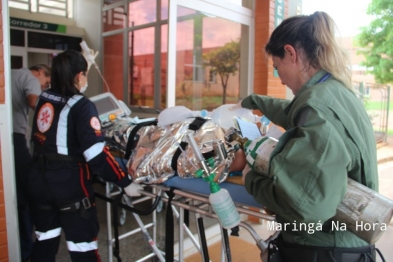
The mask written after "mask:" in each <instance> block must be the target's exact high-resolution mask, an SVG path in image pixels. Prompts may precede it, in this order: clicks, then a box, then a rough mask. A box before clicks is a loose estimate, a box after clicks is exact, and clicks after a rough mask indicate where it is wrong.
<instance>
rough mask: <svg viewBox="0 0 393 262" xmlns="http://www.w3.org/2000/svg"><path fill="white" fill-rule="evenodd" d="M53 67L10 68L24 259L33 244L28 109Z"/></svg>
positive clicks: (20, 238) (15, 158) (44, 85)
mask: <svg viewBox="0 0 393 262" xmlns="http://www.w3.org/2000/svg"><path fill="white" fill-rule="evenodd" d="M50 74H51V69H50V68H49V67H48V66H47V65H44V64H37V65H34V66H32V67H30V68H29V69H27V68H20V69H13V70H11V90H12V114H13V141H14V161H15V175H16V192H17V204H18V223H19V241H20V247H21V258H22V261H26V260H28V258H29V257H30V254H31V250H32V247H33V237H32V236H33V226H32V222H31V217H30V214H29V208H28V203H27V199H26V195H25V192H26V188H25V181H26V174H27V171H28V169H29V164H30V161H31V155H30V151H29V148H28V145H27V141H26V131H27V128H28V115H29V109H33V110H35V106H36V102H37V98H38V96H39V95H40V93H41V92H42V90H44V89H45V88H47V87H48V86H49V83H50Z"/></svg>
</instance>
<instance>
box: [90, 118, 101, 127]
mask: <svg viewBox="0 0 393 262" xmlns="http://www.w3.org/2000/svg"><path fill="white" fill-rule="evenodd" d="M90 125H91V127H92V128H93V129H94V130H101V123H100V120H98V118H97V117H95V116H93V117H92V118H91V119H90Z"/></svg>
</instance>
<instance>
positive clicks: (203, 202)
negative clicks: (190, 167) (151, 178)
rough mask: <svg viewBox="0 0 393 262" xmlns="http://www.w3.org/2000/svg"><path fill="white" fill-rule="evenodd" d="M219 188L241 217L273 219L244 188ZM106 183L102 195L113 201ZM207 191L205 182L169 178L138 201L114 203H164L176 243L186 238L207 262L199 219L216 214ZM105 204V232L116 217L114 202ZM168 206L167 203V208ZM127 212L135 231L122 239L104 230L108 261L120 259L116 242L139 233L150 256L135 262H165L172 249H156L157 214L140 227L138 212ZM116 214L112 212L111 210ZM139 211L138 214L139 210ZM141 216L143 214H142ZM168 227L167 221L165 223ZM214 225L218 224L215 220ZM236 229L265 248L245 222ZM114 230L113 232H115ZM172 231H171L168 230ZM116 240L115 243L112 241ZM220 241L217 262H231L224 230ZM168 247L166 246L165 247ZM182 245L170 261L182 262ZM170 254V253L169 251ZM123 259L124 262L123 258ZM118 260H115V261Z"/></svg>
mask: <svg viewBox="0 0 393 262" xmlns="http://www.w3.org/2000/svg"><path fill="white" fill-rule="evenodd" d="M220 186H221V187H222V188H225V189H227V190H228V192H229V193H230V195H231V197H232V198H233V200H234V202H235V204H236V208H237V210H238V211H239V213H240V214H244V215H246V216H254V217H257V218H260V219H264V220H270V221H273V220H274V219H275V218H274V216H271V215H268V214H266V213H265V212H263V211H262V207H261V206H260V205H259V204H258V203H257V202H255V200H254V199H253V198H250V197H249V196H250V195H249V194H248V193H247V192H246V191H245V189H244V186H242V185H238V184H234V183H231V182H223V183H221V184H220ZM111 188H112V187H111V185H110V183H107V184H106V192H107V197H111V198H114V197H116V196H117V195H118V194H120V191H115V192H113V189H111ZM168 192H171V193H172V194H173V195H174V196H173V198H172V199H171V198H170V197H169V196H168ZM209 193H210V192H209V188H208V185H207V183H206V182H205V181H203V180H202V179H199V178H194V179H193V178H191V179H183V178H179V177H172V178H171V179H169V180H167V181H166V182H165V183H163V184H153V185H145V186H144V190H143V191H141V195H142V197H140V198H137V199H131V198H129V197H127V196H125V195H123V196H122V198H123V199H124V200H125V201H124V202H125V203H121V202H118V203H116V204H117V205H118V207H120V208H125V206H128V207H134V206H135V205H136V204H138V203H141V202H144V201H149V202H150V203H152V204H151V205H152V206H154V204H153V202H154V201H162V202H164V203H166V206H167V212H168V206H170V207H171V210H172V211H171V213H173V216H174V218H175V220H174V226H175V227H178V232H179V239H183V240H184V239H185V238H189V239H190V240H191V242H192V243H193V245H194V247H195V248H196V249H197V251H198V252H199V253H200V255H201V257H202V261H209V257H208V250H207V244H206V243H207V242H206V239H205V236H204V227H203V222H202V221H203V220H202V218H203V217H208V218H213V219H217V216H216V214H215V213H214V212H213V209H212V207H211V205H210V204H209V199H208V196H209ZM104 200H106V201H107V225H108V228H111V227H112V226H113V223H114V220H115V219H117V217H114V216H113V215H114V214H116V213H117V212H112V211H113V208H114V205H113V204H114V202H113V201H108V199H104ZM168 203H170V204H169V205H168ZM126 210H127V211H131V212H128V213H131V214H132V216H133V218H134V219H135V220H136V222H137V223H138V226H139V228H138V229H135V230H132V231H130V232H127V233H125V234H123V235H118V236H117V237H115V236H114V234H113V233H112V231H111V230H108V239H107V243H108V253H109V261H113V256H115V257H118V258H119V257H121V254H120V255H119V254H116V252H117V251H116V248H114V244H115V242H116V241H121V240H122V239H124V238H126V237H129V236H132V235H133V234H136V233H140V232H142V233H143V234H144V236H145V239H146V240H147V242H148V243H149V245H150V247H151V251H152V252H151V254H149V255H147V256H145V257H143V258H140V260H138V261H146V260H147V259H150V258H152V257H156V258H157V259H158V260H159V261H166V260H167V259H166V258H165V255H166V253H165V251H168V249H171V248H172V251H173V243H170V246H169V247H166V248H165V250H161V249H159V248H158V247H157V245H156V237H157V235H156V234H157V230H156V228H157V227H163V226H165V225H159V224H157V210H156V209H154V210H152V212H151V213H150V214H143V215H149V216H151V219H152V220H151V223H148V224H143V223H142V221H141V219H140V215H139V214H138V212H132V211H134V210H130V209H128V208H126ZM115 211H116V210H115ZM139 211H140V210H139ZM185 211H189V212H191V213H193V214H194V215H195V217H196V221H197V223H198V225H197V229H198V232H197V233H198V234H197V235H198V238H195V236H194V234H193V233H192V232H191V231H190V229H189V227H188V226H187V225H186V223H185V218H184V212H185ZM142 212H143V211H142ZM166 223H168V221H167V222H166ZM217 223H218V220H217ZM239 227H240V228H243V229H244V230H246V231H247V232H248V233H249V234H250V235H251V236H252V238H253V239H254V240H255V243H256V245H257V247H258V248H259V249H260V250H261V251H264V250H265V249H266V247H267V241H265V240H263V239H261V237H260V236H259V235H258V233H257V232H255V230H254V229H253V228H252V226H251V225H250V224H248V223H247V221H242V222H241V223H240V224H239ZM149 228H153V233H152V235H149V233H148V232H147V229H149ZM115 230H116V229H115ZM172 230H173V229H172ZM116 238H117V239H116ZM221 239H222V253H221V261H231V259H230V257H231V255H230V247H229V242H228V233H227V231H226V230H225V229H222V230H221ZM166 244H168V243H166ZM184 248H185V247H184V241H179V243H178V250H177V252H176V253H177V256H175V257H174V258H173V261H184ZM169 251H170V250H169ZM125 259H126V258H125ZM118 260H119V259H118Z"/></svg>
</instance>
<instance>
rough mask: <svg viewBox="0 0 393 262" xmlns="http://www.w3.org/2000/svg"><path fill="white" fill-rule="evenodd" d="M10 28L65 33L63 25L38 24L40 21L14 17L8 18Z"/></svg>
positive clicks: (65, 28)
mask: <svg viewBox="0 0 393 262" xmlns="http://www.w3.org/2000/svg"><path fill="white" fill-rule="evenodd" d="M10 26H16V27H23V28H30V29H36V30H43V31H51V32H59V33H66V32H67V26H65V25H57V24H51V23H45V22H40V21H33V20H25V19H20V18H15V17H10Z"/></svg>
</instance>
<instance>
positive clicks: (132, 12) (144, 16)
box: [128, 0, 157, 26]
mask: <svg viewBox="0 0 393 262" xmlns="http://www.w3.org/2000/svg"><path fill="white" fill-rule="evenodd" d="M156 4H157V1H156V0H143V1H142V0H139V1H135V2H132V3H129V4H128V12H129V17H128V20H129V21H128V26H134V25H135V26H136V25H143V24H148V23H152V22H155V21H156V13H157V12H156V11H157V5H156Z"/></svg>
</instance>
